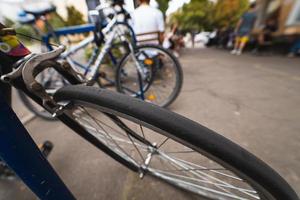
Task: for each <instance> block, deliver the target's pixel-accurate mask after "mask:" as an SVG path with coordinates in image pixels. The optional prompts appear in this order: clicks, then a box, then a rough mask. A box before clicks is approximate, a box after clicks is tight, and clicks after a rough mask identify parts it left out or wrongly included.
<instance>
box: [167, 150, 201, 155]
mask: <svg viewBox="0 0 300 200" xmlns="http://www.w3.org/2000/svg"><path fill="white" fill-rule="evenodd" d="M195 152H196V151H193V150H191V151H168V152H165V153H166V154H181V153H195ZM196 153H197V152H196Z"/></svg>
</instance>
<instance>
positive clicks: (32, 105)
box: [17, 90, 56, 121]
mask: <svg viewBox="0 0 300 200" xmlns="http://www.w3.org/2000/svg"><path fill="white" fill-rule="evenodd" d="M17 92H18V95H19V97H20V99H21V101H22V103H23V104H24V105H25V106H26V108H27V109H28V110H29V111H30V112H32V113H34V114H35V115H36V116H38V117H40V118H42V119H45V120H48V121H55V120H56V118H54V117H52V115H51V114H50V113H49V112H47V111H46V110H44V109H42V110H41V109H38V108H42V107H41V106H39V105H38V104H36V103H34V102H32V101H31V100H30V99H29V98H28V97H27V96H26V95H25V94H24V93H23V92H22V91H19V90H18V91H17Z"/></svg>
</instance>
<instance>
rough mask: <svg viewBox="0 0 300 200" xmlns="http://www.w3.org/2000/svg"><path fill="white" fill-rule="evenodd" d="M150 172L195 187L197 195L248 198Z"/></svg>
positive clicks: (240, 199)
mask: <svg viewBox="0 0 300 200" xmlns="http://www.w3.org/2000/svg"><path fill="white" fill-rule="evenodd" d="M149 171H150V172H151V173H153V174H155V175H156V176H158V177H161V178H163V179H166V180H169V181H171V182H179V185H185V186H186V187H188V188H189V189H191V188H190V187H194V191H195V192H197V193H200V194H204V195H206V193H205V192H204V191H206V192H211V193H214V194H217V195H222V196H225V197H230V198H233V199H239V200H246V198H243V197H238V196H236V195H234V194H228V193H224V192H221V191H217V190H214V189H211V188H207V187H204V186H199V185H196V184H193V183H191V182H186V181H183V180H179V179H176V178H172V177H170V176H164V175H163V174H160V173H157V172H156V171H152V170H151V169H149ZM199 189H200V190H199ZM203 190H204V191H203ZM201 191H203V192H201ZM254 198H256V199H259V198H257V197H254Z"/></svg>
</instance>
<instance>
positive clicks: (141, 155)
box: [127, 133, 145, 162]
mask: <svg viewBox="0 0 300 200" xmlns="http://www.w3.org/2000/svg"><path fill="white" fill-rule="evenodd" d="M127 136H128V138H129V140H130V141H131V143H132V144H133V146H134V148H135V149H136V151H137V152H138V154H139V155H140V157H141V158H142V160H143V161H144V162H145V158H144V156H143V154H142V153H141V152H140V150H139V149H138V148H137V146H136V145H135V143H134V141H133V139H132V138H131V136H130V135H129V134H128V133H127Z"/></svg>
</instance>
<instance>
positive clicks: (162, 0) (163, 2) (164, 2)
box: [156, 0, 170, 16]
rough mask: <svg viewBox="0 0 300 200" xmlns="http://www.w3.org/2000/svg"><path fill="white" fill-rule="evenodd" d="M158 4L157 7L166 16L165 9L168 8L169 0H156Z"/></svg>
mask: <svg viewBox="0 0 300 200" xmlns="http://www.w3.org/2000/svg"><path fill="white" fill-rule="evenodd" d="M156 1H157V3H158V6H159V9H160V10H161V11H162V12H163V14H164V15H165V16H166V11H167V10H168V8H169V1H170V0H156Z"/></svg>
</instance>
